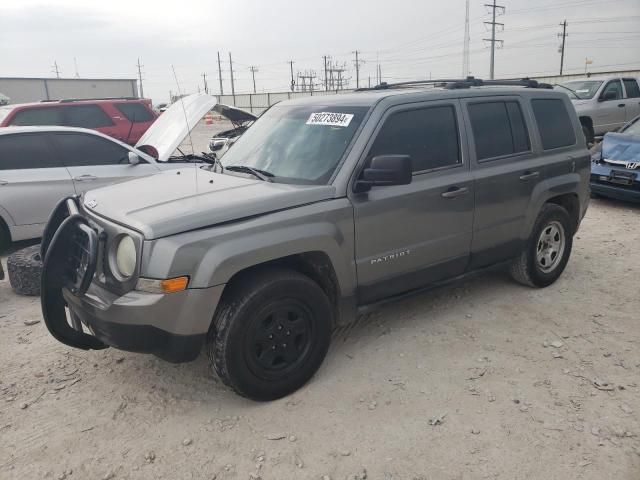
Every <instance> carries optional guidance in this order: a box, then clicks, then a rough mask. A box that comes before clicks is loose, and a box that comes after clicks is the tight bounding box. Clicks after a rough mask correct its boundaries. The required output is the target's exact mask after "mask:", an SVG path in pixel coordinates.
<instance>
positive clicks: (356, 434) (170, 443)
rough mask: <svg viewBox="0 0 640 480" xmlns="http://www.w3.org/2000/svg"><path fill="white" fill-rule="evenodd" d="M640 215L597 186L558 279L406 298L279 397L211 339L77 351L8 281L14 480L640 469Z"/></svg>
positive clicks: (6, 338) (4, 432)
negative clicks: (540, 286)
mask: <svg viewBox="0 0 640 480" xmlns="http://www.w3.org/2000/svg"><path fill="white" fill-rule="evenodd" d="M639 219H640V208H637V207H633V206H629V205H624V204H621V203H616V202H610V201H605V200H594V201H592V204H591V207H590V209H589V212H588V214H587V217H586V219H585V221H584V223H583V225H582V228H581V230H580V232H579V233H578V235H577V238H576V241H575V244H574V251H573V255H572V258H571V261H570V262H569V265H568V267H567V270H566V271H565V273H564V275H563V276H562V277H561V279H560V280H559V281H558V282H557V283H556V284H555V285H552V286H551V287H549V288H547V289H544V290H533V289H529V288H525V287H521V286H518V285H516V284H514V283H513V282H511V281H510V280H509V278H508V277H507V276H506V275H504V274H492V275H489V276H485V277H482V278H478V279H475V280H472V281H467V282H464V283H461V284H457V285H455V286H450V287H446V288H442V289H439V290H437V291H434V292H431V293H429V294H423V295H420V296H416V297H413V298H411V299H409V300H404V301H402V302H398V303H394V304H389V305H387V306H385V307H384V308H382V309H380V310H378V311H376V312H374V313H372V314H370V315H368V316H365V317H362V318H360V319H359V320H358V321H357V322H356V323H355V324H354V325H353V326H352V327H351V328H349V329H346V330H343V331H340V332H338V333H337V334H336V336H335V339H334V343H333V346H332V348H331V350H330V352H329V355H328V357H327V359H326V361H325V363H324V365H323V366H322V368H321V369H320V371H319V372H318V374H317V375H316V376H315V377H314V378H313V380H312V381H311V382H310V383H309V384H308V385H307V386H305V387H304V388H302V389H301V390H300V391H298V392H297V393H295V394H293V395H291V396H290V397H288V398H285V399H282V400H279V401H275V402H271V403H254V402H251V401H248V400H245V399H242V398H240V397H238V396H237V395H235V394H234V393H233V392H231V391H229V390H228V389H226V388H225V387H224V386H223V385H222V384H221V383H220V382H219V381H218V379H217V378H216V377H215V374H213V373H212V371H211V370H210V369H209V367H208V363H207V360H206V356H205V355H201V356H200V357H199V359H198V360H196V361H195V362H193V363H191V364H185V365H171V364H169V363H165V362H163V361H161V360H158V359H156V358H154V357H151V356H144V355H137V354H132V353H126V352H120V351H117V350H114V349H108V350H104V351H97V352H84V351H80V350H74V349H71V348H67V347H65V346H64V345H62V344H59V343H57V342H56V341H55V340H54V339H53V338H52V337H51V336H50V335H49V334H48V332H47V331H46V328H45V326H44V325H43V323H42V322H41V321H40V322H39V320H40V319H41V317H40V308H39V301H38V299H36V298H27V297H19V296H16V295H15V294H13V293H12V291H11V289H10V287H9V284H8V282H7V281H6V280H5V281H3V282H0V365H1V369H0V478H2V479H40V478H42V479H49V478H51V479H65V478H66V479H71V480H73V479H79V480H80V479H92V480H93V479H98V480H99V479H171V480H174V479H206V480H211V479H236V478H237V479H258V478H262V479H265V480H266V479H298V478H304V479H306V478H310V479H321V478H331V479H334V480H336V479H345V478H348V479H358V478H359V479H364V478H369V479H384V480H388V479H409V480H415V479H445V480H448V479H451V480H453V479H476V478H504V479H544V480H549V479H598V480H600V479H603V478H611V479H617V480H622V479H630V480H637V479H639V478H640V421H639V420H640V348H639V347H640V322H639V321H638V317H639V313H638V312H640V290H639V289H638V285H639V284H638V272H639V271H640V253H639V252H640V250H639V249H638V240H639V238H640V236H639V234H638V232H639V231H640V229H639V227H640V221H639ZM4 261H6V258H5V257H3V262H4ZM33 322H37V323H34V324H32V323H33Z"/></svg>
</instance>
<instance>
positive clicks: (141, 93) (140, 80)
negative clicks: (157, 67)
mask: <svg viewBox="0 0 640 480" xmlns="http://www.w3.org/2000/svg"><path fill="white" fill-rule="evenodd" d="M138 81H139V82H140V98H144V90H143V88H142V65H140V59H139V58H138Z"/></svg>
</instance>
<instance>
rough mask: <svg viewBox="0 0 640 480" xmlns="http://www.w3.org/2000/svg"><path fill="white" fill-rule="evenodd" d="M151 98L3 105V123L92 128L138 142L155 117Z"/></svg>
mask: <svg viewBox="0 0 640 480" xmlns="http://www.w3.org/2000/svg"><path fill="white" fill-rule="evenodd" d="M156 117H157V114H156V113H155V112H154V111H153V109H152V108H151V101H150V100H146V99H138V98H110V99H101V100H55V101H44V102H39V103H23V104H16V105H7V106H5V107H0V127H8V126H11V125H16V126H31V125H61V126H67V127H80V128H90V129H92V130H97V131H99V132H100V133H104V134H105V135H109V136H110V137H113V138H116V139H118V140H120V141H121V142H124V143H128V144H129V145H135V144H136V142H137V141H138V140H140V137H142V134H143V133H144V132H146V131H147V129H148V128H149V127H150V126H151V124H152V123H153V122H154V121H155V119H156Z"/></svg>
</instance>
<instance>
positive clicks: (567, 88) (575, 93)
mask: <svg viewBox="0 0 640 480" xmlns="http://www.w3.org/2000/svg"><path fill="white" fill-rule="evenodd" d="M554 85H556V86H558V87H560V88H564V89H565V90H569V91H570V92H571V93H573V95H574V96H575V97H576V98H577V99H578V100H580V95H578V93H577V92H576V91H575V90H572V89H571V88H569V87H565V86H564V85H560V84H559V83H554Z"/></svg>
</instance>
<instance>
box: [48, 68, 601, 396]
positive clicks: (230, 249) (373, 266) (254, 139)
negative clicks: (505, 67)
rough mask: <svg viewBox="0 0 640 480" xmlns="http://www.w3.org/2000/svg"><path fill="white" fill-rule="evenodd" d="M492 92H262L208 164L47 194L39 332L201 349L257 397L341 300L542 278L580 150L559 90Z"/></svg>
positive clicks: (319, 352)
mask: <svg viewBox="0 0 640 480" xmlns="http://www.w3.org/2000/svg"><path fill="white" fill-rule="evenodd" d="M499 83H500V82H497V81H496V82H485V83H483V82H482V81H480V80H476V79H472V78H470V79H467V80H464V81H459V82H449V83H446V84H445V85H444V87H435V88H434V87H432V86H431V84H429V85H412V86H410V87H403V86H402V85H395V86H394V85H383V86H381V87H380V88H379V89H376V90H367V91H362V92H356V93H351V94H344V95H335V96H322V97H310V98H305V99H296V100H291V101H287V102H282V103H280V104H278V105H275V106H273V107H272V108H270V109H269V110H268V111H267V112H265V113H264V114H263V115H262V116H261V117H260V118H259V119H258V120H256V122H255V123H254V124H253V125H252V126H251V128H249V129H248V130H247V131H246V132H245V133H244V135H243V136H242V137H240V139H239V140H238V141H237V142H236V144H235V145H234V147H233V148H232V149H230V150H229V151H228V152H227V153H226V154H225V156H224V157H223V159H222V161H223V163H224V166H223V167H224V169H223V170H222V169H221V167H220V165H216V166H211V167H208V168H202V169H195V170H194V169H184V170H179V171H172V172H164V173H161V174H159V175H155V176H153V177H150V178H146V179H136V180H131V181H128V182H125V183H120V184H117V185H112V186H109V187H106V188H102V189H98V190H93V191H90V192H88V193H86V194H85V195H84V196H83V197H81V198H77V197H75V198H69V199H67V200H65V201H64V202H62V203H61V204H60V205H59V206H58V207H57V208H56V210H55V211H54V213H53V215H52V217H51V219H50V221H49V223H48V226H47V229H46V231H45V235H44V238H43V243H42V254H43V258H44V259H45V260H44V270H43V283H42V285H43V292H42V307H43V316H44V319H45V323H46V325H47V327H48V328H49V330H50V332H51V333H52V335H53V336H54V337H55V338H57V339H58V340H60V341H61V342H63V343H65V344H67V345H70V346H73V347H77V348H82V349H100V348H105V347H107V346H113V347H116V348H121V349H124V350H130V351H135V352H146V353H153V354H155V355H157V356H159V357H161V358H164V359H166V360H169V361H173V362H183V361H189V360H193V359H195V358H196V357H197V356H198V354H199V352H200V350H201V347H202V346H203V345H205V346H206V350H207V353H208V355H209V358H210V361H211V365H212V367H213V368H214V369H215V370H216V372H217V373H218V374H219V376H220V377H221V378H222V380H223V381H224V382H225V383H226V384H228V385H229V386H231V387H232V388H233V389H235V390H236V391H237V392H238V393H240V394H241V395H245V396H247V397H250V398H253V399H257V400H268V399H274V398H278V397H282V396H284V395H287V394H289V393H291V392H293V391H294V390H296V389H297V388H299V387H300V386H302V385H303V384H304V383H305V382H306V381H307V380H309V379H310V378H311V376H312V375H313V374H314V372H315V371H316V370H317V369H318V368H319V366H320V364H321V363H322V361H323V359H324V357H325V355H326V353H327V350H328V347H329V342H330V339H331V332H332V329H333V328H334V327H335V326H336V325H340V324H344V323H346V322H348V321H349V320H351V319H352V318H354V316H355V314H356V313H357V311H358V309H360V308H363V307H366V306H370V305H373V304H376V303H378V302H382V301H387V300H389V299H393V298H397V297H399V296H403V295H406V294H408V293H412V292H417V291H420V290H422V289H425V288H430V287H433V286H436V285H439V284H442V283H443V282H447V281H450V280H451V279H453V278H458V277H462V276H465V275H470V274H472V273H476V272H480V271H483V270H485V269H488V268H495V267H498V266H501V265H504V266H509V268H510V270H511V273H512V275H513V277H514V278H515V279H516V280H517V281H519V282H521V283H524V284H526V285H530V286H533V287H546V286H547V285H550V284H552V283H553V282H554V281H555V280H556V279H557V278H558V277H559V276H560V274H561V273H562V271H563V270H564V268H565V266H566V264H567V262H568V260H569V256H570V254H571V248H572V241H573V236H574V234H575V233H576V231H577V229H578V225H579V224H580V221H581V219H582V217H583V215H584V214H585V211H586V209H587V205H588V202H589V169H590V157H589V152H588V151H587V149H586V148H585V144H584V140H583V138H582V134H581V126H580V122H579V121H578V118H577V116H576V114H575V110H574V109H573V107H572V106H571V102H570V101H569V98H568V97H567V95H565V94H563V93H559V92H555V91H553V90H550V89H544V88H536V87H540V85H538V84H537V83H536V82H534V81H521V82H509V85H524V86H525V87H529V88H520V87H515V86H508V87H504V88H502V87H481V86H479V85H483V84H489V85H496V84H499ZM65 307H68V311H69V318H67V314H66V312H65Z"/></svg>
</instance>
